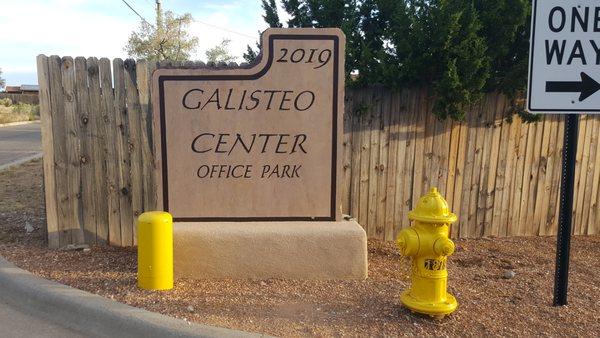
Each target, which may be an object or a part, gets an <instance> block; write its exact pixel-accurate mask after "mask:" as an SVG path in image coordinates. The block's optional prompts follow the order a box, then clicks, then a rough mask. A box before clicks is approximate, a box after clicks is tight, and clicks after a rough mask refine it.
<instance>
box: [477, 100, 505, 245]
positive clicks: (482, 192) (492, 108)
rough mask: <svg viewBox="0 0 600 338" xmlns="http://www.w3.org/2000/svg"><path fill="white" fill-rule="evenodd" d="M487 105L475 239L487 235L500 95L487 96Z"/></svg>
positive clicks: (483, 126) (484, 120)
mask: <svg viewBox="0 0 600 338" xmlns="http://www.w3.org/2000/svg"><path fill="white" fill-rule="evenodd" d="M486 97H487V99H486V105H485V106H484V112H483V121H482V122H483V125H482V131H483V132H484V135H483V146H482V148H481V152H482V154H481V166H480V167H479V168H480V171H481V173H480V176H479V187H478V191H477V202H476V203H477V207H476V208H477V211H476V214H475V219H476V220H475V232H474V235H473V237H479V236H482V235H483V234H484V233H485V228H486V222H485V215H486V203H487V195H488V177H489V175H490V164H491V163H490V162H491V157H492V153H493V152H494V146H495V145H494V144H492V136H493V134H494V130H495V128H494V122H493V121H494V116H495V114H496V111H497V110H498V109H499V108H498V101H500V97H499V96H498V95H493V96H492V95H486Z"/></svg>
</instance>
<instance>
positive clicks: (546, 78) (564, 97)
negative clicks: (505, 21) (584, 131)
mask: <svg viewBox="0 0 600 338" xmlns="http://www.w3.org/2000/svg"><path fill="white" fill-rule="evenodd" d="M527 99H528V105H527V106H528V110H529V111H530V112H532V113H588V112H600V1H598V0H534V3H533V13H532V18H531V49H530V54H529V85H528V93H527Z"/></svg>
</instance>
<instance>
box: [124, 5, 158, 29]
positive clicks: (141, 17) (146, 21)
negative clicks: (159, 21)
mask: <svg viewBox="0 0 600 338" xmlns="http://www.w3.org/2000/svg"><path fill="white" fill-rule="evenodd" d="M121 1H123V3H124V4H125V5H127V7H129V9H131V10H132V11H133V12H134V13H135V14H136V15H137V16H139V17H140V19H142V21H144V22H145V23H147V24H149V25H150V26H151V27H154V25H152V24H151V23H150V22H148V20H146V18H144V17H143V16H142V15H141V14H140V13H138V12H137V11H136V10H135V9H134V8H133V7H131V5H130V4H128V3H127V1H125V0H121Z"/></svg>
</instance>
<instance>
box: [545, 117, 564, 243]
mask: <svg viewBox="0 0 600 338" xmlns="http://www.w3.org/2000/svg"><path fill="white" fill-rule="evenodd" d="M558 119H559V124H558V132H557V135H556V141H555V143H556V152H555V154H554V163H555V168H556V169H555V170H554V174H553V178H552V179H553V182H552V184H551V186H552V189H551V191H550V196H551V198H550V203H549V205H548V216H547V218H546V233H547V234H549V235H554V234H556V233H557V231H556V230H557V229H558V214H559V210H560V208H559V205H560V204H559V201H560V188H561V185H562V183H561V175H562V152H563V147H564V132H565V118H564V115H563V116H559V117H558Z"/></svg>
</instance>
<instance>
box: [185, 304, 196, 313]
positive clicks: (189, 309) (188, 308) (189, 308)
mask: <svg viewBox="0 0 600 338" xmlns="http://www.w3.org/2000/svg"><path fill="white" fill-rule="evenodd" d="M187 310H188V311H189V312H194V310H195V309H194V307H193V306H191V305H188V307H187Z"/></svg>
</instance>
